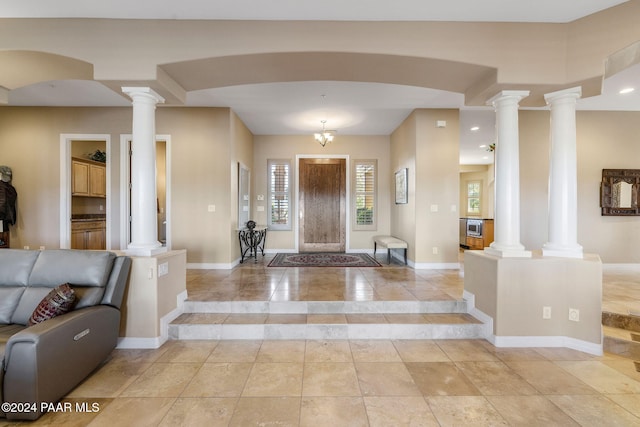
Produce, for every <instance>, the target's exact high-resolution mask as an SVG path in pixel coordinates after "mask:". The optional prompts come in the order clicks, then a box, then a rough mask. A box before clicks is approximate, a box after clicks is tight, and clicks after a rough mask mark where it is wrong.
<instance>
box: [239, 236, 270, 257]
mask: <svg viewBox="0 0 640 427" xmlns="http://www.w3.org/2000/svg"><path fill="white" fill-rule="evenodd" d="M266 239H267V227H255V228H241V229H239V230H238V240H239V242H240V263H241V264H242V263H243V262H244V259H245V258H250V257H254V262H258V250H260V252H261V253H262V256H264V243H265V240H266Z"/></svg>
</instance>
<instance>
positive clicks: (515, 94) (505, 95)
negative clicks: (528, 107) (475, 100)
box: [487, 90, 531, 107]
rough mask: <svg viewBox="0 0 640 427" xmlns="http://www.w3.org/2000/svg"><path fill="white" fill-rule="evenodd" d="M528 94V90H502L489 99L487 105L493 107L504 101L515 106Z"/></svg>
mask: <svg viewBox="0 0 640 427" xmlns="http://www.w3.org/2000/svg"><path fill="white" fill-rule="evenodd" d="M530 93H531V92H529V91H528V90H503V91H500V92H498V93H497V94H495V95H494V96H493V97H491V98H489V100H488V101H487V105H493V106H494V107H495V106H496V105H497V104H499V103H502V102H505V101H510V102H515V103H516V104H517V103H518V102H520V100H521V99H523V98H526V97H527V96H529V94H530Z"/></svg>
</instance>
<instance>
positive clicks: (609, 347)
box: [602, 326, 640, 365]
mask: <svg viewBox="0 0 640 427" xmlns="http://www.w3.org/2000/svg"><path fill="white" fill-rule="evenodd" d="M602 332H603V334H604V340H603V349H604V351H606V352H609V353H613V354H617V355H619V356H622V357H626V358H628V359H633V360H635V361H640V333H637V332H634V331H628V330H626V329H622V328H614V327H611V326H603V328H602ZM636 365H637V364H636Z"/></svg>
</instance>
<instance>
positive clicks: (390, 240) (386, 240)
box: [373, 236, 407, 265]
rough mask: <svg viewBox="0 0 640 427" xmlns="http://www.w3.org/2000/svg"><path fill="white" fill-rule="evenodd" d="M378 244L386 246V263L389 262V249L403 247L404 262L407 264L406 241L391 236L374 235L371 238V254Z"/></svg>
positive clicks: (374, 253) (374, 251) (374, 252)
mask: <svg viewBox="0 0 640 427" xmlns="http://www.w3.org/2000/svg"><path fill="white" fill-rule="evenodd" d="M378 246H380V247H383V248H387V263H389V264H391V249H404V264H405V265H407V242H405V241H404V240H400V239H398V238H397V237H393V236H375V237H374V238H373V256H374V257H375V256H376V251H377V250H378Z"/></svg>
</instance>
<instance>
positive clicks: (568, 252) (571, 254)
mask: <svg viewBox="0 0 640 427" xmlns="http://www.w3.org/2000/svg"><path fill="white" fill-rule="evenodd" d="M542 256H545V257H562V258H583V257H584V253H583V252H582V246H580V245H577V244H576V245H571V246H563V245H558V244H555V243H545V244H544V245H543V246H542Z"/></svg>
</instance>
